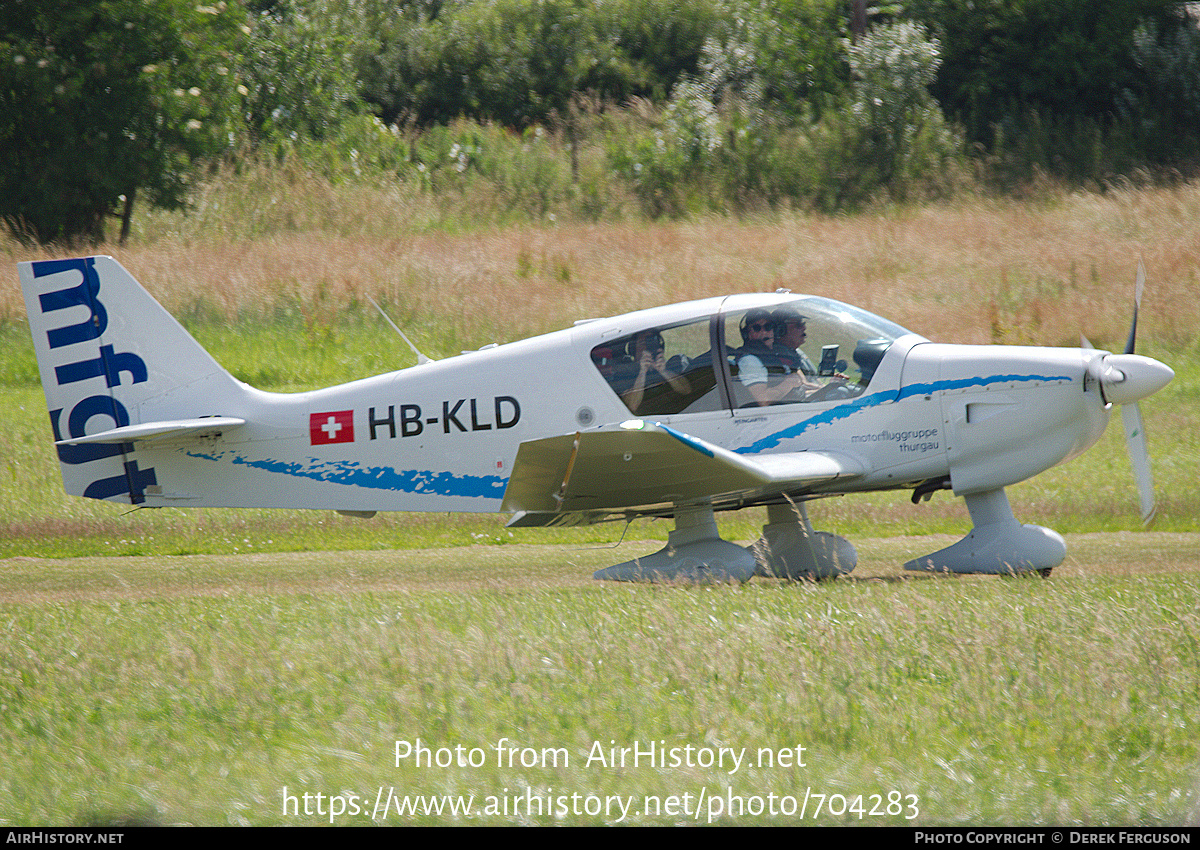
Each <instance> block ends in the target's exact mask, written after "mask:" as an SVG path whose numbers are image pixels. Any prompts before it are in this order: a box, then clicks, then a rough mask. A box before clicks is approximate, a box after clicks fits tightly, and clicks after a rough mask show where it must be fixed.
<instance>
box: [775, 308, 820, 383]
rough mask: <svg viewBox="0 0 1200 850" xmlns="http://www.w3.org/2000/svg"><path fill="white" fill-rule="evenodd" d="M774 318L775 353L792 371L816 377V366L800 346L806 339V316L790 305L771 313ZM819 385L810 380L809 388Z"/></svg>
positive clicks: (808, 376)
mask: <svg viewBox="0 0 1200 850" xmlns="http://www.w3.org/2000/svg"><path fill="white" fill-rule="evenodd" d="M773 317H774V319H775V346H774V348H775V350H776V351H775V353H776V354H777V355H778V356H779V358H780V359H781V360H783V361H784V363H785V365H787V366H789V367H791V369H792V371H794V372H799V373H800V374H801V375H804V376H805V377H806V378H815V377H817V367H816V366H814V365H813V362H812V360H810V359H809V357H808V355H807V354H805V353H804V352H803V351H802V350H801V349H800V346H802V345H804V343H805V341H806V340H807V339H808V318H807V317H806V316H802V315H801V314H800V313H798V312H797V311H796V310H795V309H794V308H792V307H784V308H782V309H779V310H776V311H775V312H774V314H773ZM819 386H820V385H819V384H817V383H813V382H810V386H809V389H811V390H815V389H817V388H818V387H819Z"/></svg>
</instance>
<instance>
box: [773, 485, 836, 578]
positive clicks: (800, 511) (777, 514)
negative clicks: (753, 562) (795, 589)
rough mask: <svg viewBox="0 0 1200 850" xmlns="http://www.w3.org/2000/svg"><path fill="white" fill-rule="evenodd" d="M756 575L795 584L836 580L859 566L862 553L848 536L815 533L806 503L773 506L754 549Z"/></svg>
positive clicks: (825, 532) (822, 532)
mask: <svg viewBox="0 0 1200 850" xmlns="http://www.w3.org/2000/svg"><path fill="white" fill-rule="evenodd" d="M751 551H753V552H754V554H755V556H756V558H757V560H758V569H757V571H756V575H760V576H768V577H777V578H787V579H792V580H793V581H804V580H808V581H818V580H820V579H825V578H835V577H837V576H840V575H845V574H846V573H848V572H850V571H851V570H853V569H854V568H855V567H856V566H857V565H858V553H857V552H856V551H855V550H854V546H853V545H852V544H851V543H850V541H849V540H847V539H846V538H845V537H839V536H838V535H836V534H830V533H829V532H827V531H814V530H813V527H812V523H811V522H809V520H808V511H807V510H806V509H805V507H804V503H803V502H797V503H795V504H791V503H789V504H785V505H770V506H769V507H768V508H767V524H766V525H764V526H763V532H762V537H760V538H759V539H758V541H757V542H756V543H755V544H754V545H753V546H752V547H751Z"/></svg>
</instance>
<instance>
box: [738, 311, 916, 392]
mask: <svg viewBox="0 0 1200 850" xmlns="http://www.w3.org/2000/svg"><path fill="white" fill-rule="evenodd" d="M724 324H725V345H726V348H727V350H728V351H729V352H730V353H729V357H728V362H729V371H730V386H731V390H732V393H731V394H732V399H733V406H734V407H735V408H743V407H767V406H772V405H777V404H795V403H800V402H805V403H813V402H820V401H833V400H839V399H846V398H853V397H854V396H857V395H860V394H862V393H863V392H864V391H865V390H866V388H867V386H868V385H869V384H870V383H871V379H872V378H873V377H874V375H875V369H876V368H877V367H878V366H879V362H880V361H881V360H882V359H883V355H884V353H885V352H886V351H887V350H888V348H889V347H890V346H891V344H892V342H894V341H895V340H896V339H897V338H898V337H901V336H904V335H905V334H907V333H908V331H906V330H905V329H904V328H902V327H900V326H899V325H897V324H895V323H894V322H889V321H888V320H886V319H881V318H880V317H879V316H876V315H874V314H872V313H868V312H866V311H865V310H860V309H858V308H857V307H851V306H850V305H848V304H842V303H841V302H838V301H832V300H830V299H828V298H819V297H816V296H808V297H803V298H796V299H794V300H792V301H785V302H782V303H778V304H773V305H771V306H769V307H753V308H750V309H748V310H734V311H730V312H728V313H725V314H724Z"/></svg>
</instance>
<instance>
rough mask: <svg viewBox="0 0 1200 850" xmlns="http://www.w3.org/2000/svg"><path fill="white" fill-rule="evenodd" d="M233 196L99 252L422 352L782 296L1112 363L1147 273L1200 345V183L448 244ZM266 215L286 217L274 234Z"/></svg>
mask: <svg viewBox="0 0 1200 850" xmlns="http://www.w3.org/2000/svg"><path fill="white" fill-rule="evenodd" d="M251 189H252V191H251ZM222 191H224V193H225V195H224V196H222V195H221V193H220V192H219V191H217V190H209V194H208V195H206V196H205V200H204V204H203V206H202V208H200V209H198V210H197V211H196V212H194V213H193V215H192V218H182V217H175V218H172V219H170V220H167V219H165V218H163V217H161V216H160V217H159V218H157V219H154V220H153V221H152V222H151V224H152V225H153V227H152V228H151V229H152V230H153V232H149V231H147V232H144V233H143V235H142V236H141V237H140V238H139V239H137V240H135V244H131V245H130V247H127V248H117V247H116V246H105V247H104V248H103V249H102V250H104V251H106V252H110V253H112V254H114V255H115V256H116V257H117V258H118V259H119V260H120V261H121V262H122V263H124V264H125V265H126V266H127V267H128V268H129V269H130V270H131V271H132V272H133V274H134V275H135V276H136V277H138V278H139V279H140V280H142V281H143V283H145V284H146V285H147V287H148V288H149V289H151V291H152V292H154V293H155V295H156V296H157V297H159V298H160V299H161V300H162V301H163V302H164V303H165V304H166V306H167V307H168V309H170V310H172V311H174V312H177V313H180V312H182V313H184V314H186V313H187V312H188V311H189V310H195V309H198V308H203V309H204V311H205V313H206V314H209V313H211V312H213V311H215V312H216V313H217V315H218V316H222V315H223V316H227V317H231V318H232V317H234V316H243V317H246V316H249V317H253V316H255V315H261V316H264V317H268V316H269V315H270V314H271V312H272V311H273V310H276V309H278V308H279V307H280V306H281V305H287V306H288V307H297V306H298V307H299V308H300V309H301V310H305V311H308V312H310V313H312V314H313V315H314V316H315V315H324V316H330V315H332V314H334V313H336V312H338V311H344V310H352V309H357V308H359V307H361V298H359V296H360V295H361V294H363V293H369V294H371V295H372V296H373V297H375V298H377V299H382V300H384V301H385V302H387V303H388V304H389V305H390V306H391V308H392V309H395V310H397V311H398V312H399V314H400V316H399V318H400V319H402V320H403V321H404V322H406V323H408V325H409V330H410V331H411V332H413V333H415V335H416V336H418V337H420V336H421V334H422V329H423V328H425V327H433V326H437V325H441V324H445V323H451V324H453V325H454V326H456V327H457V328H458V329H459V333H458V334H457V335H456V337H457V339H456V342H458V341H461V342H462V343H464V344H483V343H486V342H491V341H493V340H496V341H506V340H511V339H516V338H519V337H522V336H526V335H529V334H533V333H538V332H544V331H548V330H552V329H555V328H558V327H563V326H565V325H567V324H569V323H570V321H572V320H574V319H578V318H583V317H588V316H596V315H609V314H614V313H620V312H624V311H627V310H631V309H635V308H640V307H647V306H653V305H657V304H662V303H668V302H671V301H679V300H685V299H690V298H699V297H704V296H710V295H719V294H726V293H731V292H745V291H763V290H773V289H775V288H777V287H787V288H790V289H792V290H793V291H797V292H811V293H816V294H821V295H826V296H830V297H833V298H837V299H841V300H845V301H848V302H852V303H855V304H859V305H861V306H864V307H866V308H867V309H870V310H873V311H876V312H878V313H881V314H883V315H886V316H888V317H889V318H892V319H894V320H895V321H898V322H899V323H901V324H903V325H905V326H907V327H909V328H911V329H913V330H915V331H917V332H919V333H922V334H924V335H926V336H928V337H930V338H933V339H936V340H940V341H947V342H951V341H952V342H964V343H984V342H1005V343H1024V342H1028V343H1037V344H1050V345H1059V344H1065V345H1074V344H1078V340H1079V334H1080V333H1081V332H1083V333H1086V334H1087V335H1088V337H1089V338H1090V339H1091V340H1092V341H1093V342H1094V343H1095V344H1096V345H1098V346H1102V347H1104V346H1108V347H1111V346H1117V345H1120V344H1121V342H1122V341H1123V339H1124V334H1125V331H1126V329H1127V327H1128V322H1129V315H1130V310H1131V298H1132V288H1133V287H1132V284H1133V278H1134V271H1135V269H1136V266H1137V261H1138V258H1139V257H1142V258H1144V260H1145V263H1146V269H1147V273H1148V288H1147V295H1146V299H1145V302H1144V304H1143V314H1142V315H1143V327H1144V328H1145V329H1146V332H1147V333H1152V334H1153V336H1154V338H1155V339H1156V340H1157V341H1158V342H1159V343H1161V344H1162V345H1164V346H1169V347H1170V348H1172V349H1175V350H1179V349H1186V350H1194V349H1195V348H1196V347H1197V346H1198V345H1200V307H1198V306H1197V298H1196V293H1197V290H1198V289H1200V183H1192V184H1183V185H1178V186H1173V187H1166V188H1164V187H1158V188H1130V189H1125V190H1116V191H1110V192H1107V193H1105V194H1089V193H1078V194H1056V195H1053V194H1052V195H1047V196H1046V197H1045V198H1043V199H1042V200H1041V201H1040V202H1038V203H1032V204H1031V203H1023V202H1018V201H1014V200H1007V199H1005V200H995V199H983V198H977V197H976V198H970V199H965V200H960V201H957V202H954V203H946V204H938V205H931V206H924V207H921V208H915V209H901V210H888V211H884V212H877V213H873V214H864V215H860V216H855V217H851V218H824V217H812V216H806V215H786V216H785V215H780V216H774V217H771V218H769V219H760V220H752V221H737V220H731V219H719V220H700V221H692V222H682V223H679V222H676V223H651V222H646V221H626V222H616V223H605V224H582V223H560V224H550V225H546V226H533V225H523V226H512V227H505V228H498V227H491V228H483V229H478V230H474V231H471V232H451V231H449V230H447V229H435V227H436V217H437V213H436V211H435V210H432V209H430V207H429V201H428V199H423V198H421V197H420V196H419V195H415V194H410V195H404V194H402V193H398V192H397V190H395V189H394V188H382V187H381V188H378V189H370V188H368V187H364V186H363V185H361V184H357V185H342V186H334V185H332V184H328V183H325V182H323V181H320V180H318V179H317V178H313V177H311V176H310V177H307V178H304V179H294V180H290V181H288V180H276V181H273V182H271V181H268V182H267V183H264V184H261V185H256V186H254V187H250V189H245V187H243V189H242V190H239V191H242V192H243V194H242V195H241V196H238V197H235V198H234V199H233V200H232V201H231V200H230V199H229V198H230V196H232V195H233V194H234V190H232V189H229V188H228V187H226V188H225V189H224V190H222ZM247 193H248V194H247ZM251 196H252V197H251ZM222 197H224V201H222ZM266 211H271V212H270V215H271V216H273V218H272V219H271V220H270V221H267V222H266V223H265V224H264V223H262V221H261V219H262V218H263V216H266V215H267V212H266ZM242 221H246V222H258V224H255V225H254V226H253V227H251V226H250V225H247V226H246V227H245V228H241V227H240V225H239V222H242ZM259 225H261V226H259ZM244 231H245V232H244ZM250 231H257V232H258V235H254V233H252V232H250ZM0 251H2V252H3V253H4V254H6V255H7V256H8V258H9V259H10V261H12V262H16V261H18V260H22V259H34V258H38V257H45V256H48V253H47V252H46V251H42V250H34V249H28V248H24V247H22V246H19V245H16V244H15V243H3V244H0ZM365 309H370V308H369V307H367V308H365ZM23 314H24V307H23V305H22V304H21V299H20V296H19V295H18V293H17V287H15V286H9V287H4V288H3V289H0V321H5V320H12V319H19V318H20V317H22V316H23Z"/></svg>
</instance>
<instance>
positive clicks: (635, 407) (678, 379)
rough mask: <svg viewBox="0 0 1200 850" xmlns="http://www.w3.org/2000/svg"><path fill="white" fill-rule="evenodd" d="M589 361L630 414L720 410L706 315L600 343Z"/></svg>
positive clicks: (668, 414) (671, 413)
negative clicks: (671, 325) (699, 318)
mask: <svg viewBox="0 0 1200 850" xmlns="http://www.w3.org/2000/svg"><path fill="white" fill-rule="evenodd" d="M592 363H593V364H594V365H595V367H596V369H597V370H599V372H600V374H601V375H602V376H603V377H604V380H605V381H607V382H608V385H609V386H610V387H612V390H613V392H615V393H616V394H617V395H618V396H619V397H620V398H621V401H622V402H624V403H625V406H626V407H627V408H629V412H630V413H632V414H634V415H635V416H670V415H673V414H677V413H699V412H702V411H709V410H720V409H721V398H720V393H719V391H718V390H717V378H716V373H715V372H714V371H713V358H712V350H711V345H710V342H709V320H708V319H707V318H704V319H702V320H700V321H695V322H688V323H686V324H683V325H676V326H673V327H661V328H660V327H652V328H646V329H644V330H641V331H638V332H636V333H632V334H628V335H626V336H622V337H619V338H617V339H614V340H612V341H610V342H603V343H601V344H600V345H597V346H596V347H595V348H593V349H592Z"/></svg>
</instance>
